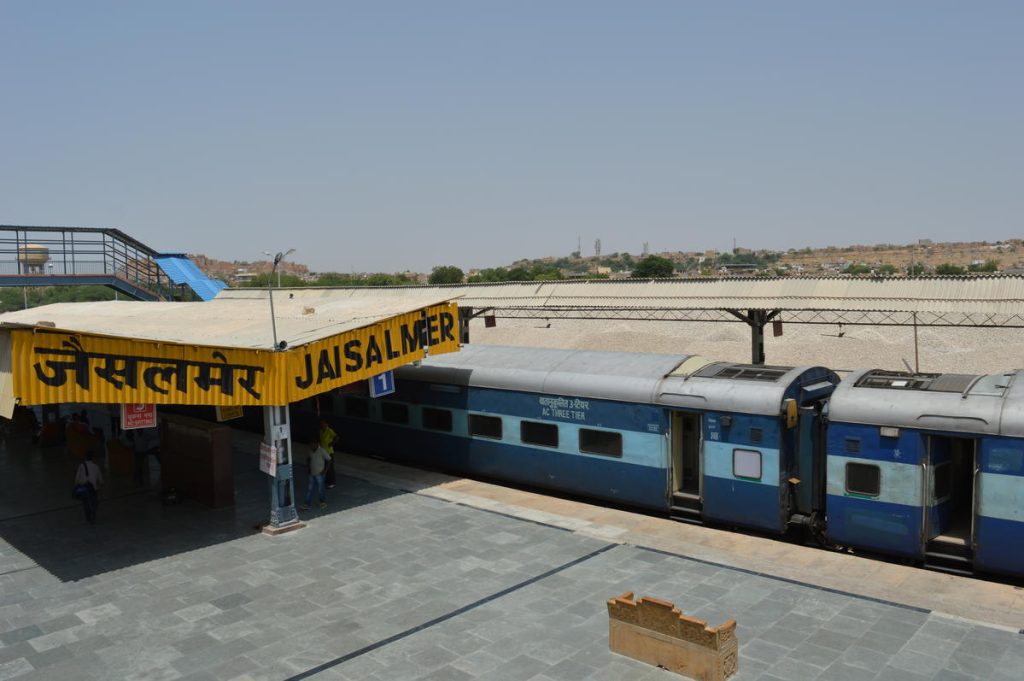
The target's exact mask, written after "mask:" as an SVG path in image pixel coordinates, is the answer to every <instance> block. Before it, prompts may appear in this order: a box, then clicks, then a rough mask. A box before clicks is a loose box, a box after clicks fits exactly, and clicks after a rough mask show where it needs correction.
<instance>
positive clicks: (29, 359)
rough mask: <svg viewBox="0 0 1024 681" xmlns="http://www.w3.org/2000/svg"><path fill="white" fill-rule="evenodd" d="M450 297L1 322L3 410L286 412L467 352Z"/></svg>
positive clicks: (136, 307) (221, 305)
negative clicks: (57, 405)
mask: <svg viewBox="0 0 1024 681" xmlns="http://www.w3.org/2000/svg"><path fill="white" fill-rule="evenodd" d="M455 297H457V296H456V295H452V294H451V293H450V292H447V293H438V292H437V291H431V290H422V291H418V292H416V293H415V294H412V293H410V294H409V295H405V296H401V297H400V298H398V297H396V298H393V299H391V300H380V299H373V298H368V297H358V298H353V297H346V296H342V295H332V294H330V292H328V291H323V292H322V294H321V295H319V296H316V295H314V296H308V295H303V296H296V295H293V294H292V292H291V291H288V290H277V291H275V292H274V309H275V316H274V319H275V321H276V331H277V333H276V336H277V339H278V341H279V342H283V345H281V346H279V347H278V348H277V350H276V351H275V349H274V340H273V337H274V332H273V330H272V325H271V312H270V304H269V300H268V293H267V291H266V290H262V289H254V290H252V291H244V292H237V293H233V292H225V293H224V294H222V295H220V296H218V297H217V298H216V299H215V300H212V301H210V302H205V303H169V302H154V303H146V302H122V301H108V302H97V303H60V304H55V305H46V306H42V307H37V308H31V309H28V310H20V311H17V312H9V313H6V314H3V315H0V413H7V414H9V413H10V410H11V409H13V400H14V399H15V398H17V399H19V400H20V401H21V402H22V403H23V404H47V403H54V402H104V403H124V402H128V403H170V404H212V405H221V406H228V405H266V404H276V405H281V404H288V403H290V402H294V401H298V400H300V399H304V398H306V397H310V396H313V395H315V394H318V393H320V392H324V391H327V390H330V389H332V388H336V387H341V386H343V385H347V384H349V383H353V382H355V381H358V380H363V379H366V378H369V377H371V376H374V375H376V374H379V373H382V372H384V371H387V370H389V369H392V368H395V367H397V366H401V365H402V364H406V363H408V362H411V361H415V360H418V359H421V358H422V357H423V356H424V354H425V349H424V348H425V347H427V346H429V352H430V354H442V353H444V352H453V351H456V350H458V348H459V339H458V310H457V306H456V305H455V304H454V303H452V302H451V301H452V299H453V298H455Z"/></svg>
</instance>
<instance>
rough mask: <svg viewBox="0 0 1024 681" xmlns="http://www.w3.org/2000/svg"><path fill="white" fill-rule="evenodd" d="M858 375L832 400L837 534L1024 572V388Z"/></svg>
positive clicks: (1005, 377) (996, 380) (843, 540)
mask: <svg viewBox="0 0 1024 681" xmlns="http://www.w3.org/2000/svg"><path fill="white" fill-rule="evenodd" d="M1021 373H1022V372H1020V371H1014V372H1007V373H1002V374H994V375H983V376H974V375H963V374H907V373H902V372H890V371H881V370H866V371H857V372H854V373H852V374H850V375H849V376H847V377H845V378H844V379H843V381H842V383H841V384H840V385H839V386H838V388H837V389H836V391H835V393H834V394H833V396H832V399H831V401H830V404H829V412H828V413H829V425H828V445H827V447H828V497H827V508H828V513H827V522H828V538H829V539H830V540H831V541H833V542H835V543H837V544H841V545H847V546H852V547H859V548H862V549H867V550H870V551H875V552H878V553H885V554H891V555H898V556H904V557H906V558H909V559H914V560H922V561H924V563H925V564H926V565H929V566H932V567H937V568H941V569H946V570H951V571H961V572H964V573H969V572H973V571H974V570H980V571H986V572H995V573H1004V574H1011V575H1024V550H1022V549H1021V547H1022V546H1024V380H1022V378H1021V376H1020V374H1021Z"/></svg>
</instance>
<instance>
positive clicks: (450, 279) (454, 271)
mask: <svg viewBox="0 0 1024 681" xmlns="http://www.w3.org/2000/svg"><path fill="white" fill-rule="evenodd" d="M465 277H466V275H465V274H464V273H463V272H462V270H461V269H459V268H458V267H456V266H455V265H439V266H437V267H435V268H434V270H433V271H432V272H431V273H430V279H429V281H430V283H431V284H461V283H462V282H463V280H464V279H465Z"/></svg>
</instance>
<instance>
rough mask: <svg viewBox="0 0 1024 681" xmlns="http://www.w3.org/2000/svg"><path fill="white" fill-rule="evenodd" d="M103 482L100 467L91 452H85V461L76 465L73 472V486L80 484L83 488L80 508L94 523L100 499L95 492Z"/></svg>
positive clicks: (86, 517)
mask: <svg viewBox="0 0 1024 681" xmlns="http://www.w3.org/2000/svg"><path fill="white" fill-rule="evenodd" d="M102 484H103V474H102V473H101V472H100V467H99V466H97V465H96V464H95V463H94V462H93V460H92V452H86V453H85V461H83V462H82V463H80V464H79V465H78V471H77V472H76V473H75V486H76V488H77V487H78V486H79V485H82V486H83V487H84V488H85V489H84V492H83V494H82V495H81V499H82V509H83V510H84V511H85V519H86V520H87V521H88V522H90V523H92V524H94V525H95V524H96V510H97V509H98V508H99V505H100V499H99V495H98V494H97V492H98V491H99V489H100V485H102Z"/></svg>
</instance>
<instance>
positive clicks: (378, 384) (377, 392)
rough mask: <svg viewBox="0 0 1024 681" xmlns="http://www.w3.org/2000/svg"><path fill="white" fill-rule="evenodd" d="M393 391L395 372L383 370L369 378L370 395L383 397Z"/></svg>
mask: <svg viewBox="0 0 1024 681" xmlns="http://www.w3.org/2000/svg"><path fill="white" fill-rule="evenodd" d="M393 392H395V373H394V372H393V371H385V372H384V373H383V374H377V375H376V376H374V377H373V378H371V379H370V397H384V396H385V395H390V394H391V393H393Z"/></svg>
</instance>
